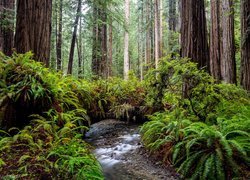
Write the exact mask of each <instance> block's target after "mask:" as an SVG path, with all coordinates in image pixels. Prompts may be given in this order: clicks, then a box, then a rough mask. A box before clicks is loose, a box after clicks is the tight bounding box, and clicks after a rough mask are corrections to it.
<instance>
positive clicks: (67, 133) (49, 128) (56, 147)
mask: <svg viewBox="0 0 250 180" xmlns="http://www.w3.org/2000/svg"><path fill="white" fill-rule="evenodd" d="M73 116H75V114H74V112H71V113H69V114H68V113H64V115H62V116H59V115H56V114H54V115H53V116H50V117H51V119H45V118H44V117H41V116H38V115H34V116H33V120H32V121H31V125H29V126H25V128H24V129H23V130H20V131H19V133H18V134H16V135H15V136H13V137H11V136H8V137H2V138H1V139H0V144H1V148H0V158H1V159H2V160H3V161H2V163H1V168H0V172H1V175H2V176H9V175H12V176H15V177H18V178H26V179H29V178H45V179H53V178H75V179H102V172H101V167H100V165H99V163H98V162H97V160H96V159H95V158H94V156H93V155H92V154H91V152H90V150H89V149H90V147H89V145H87V144H86V143H85V142H84V141H83V140H82V134H79V131H78V129H79V128H87V127H79V126H78V124H77V121H78V120H79V118H76V119H73ZM70 117H71V118H70ZM59 118H63V119H64V121H65V122H67V123H65V124H64V125H63V127H59V126H58V125H57V121H58V119H59ZM68 118H70V119H71V121H68Z"/></svg>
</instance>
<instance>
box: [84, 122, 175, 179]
mask: <svg viewBox="0 0 250 180" xmlns="http://www.w3.org/2000/svg"><path fill="white" fill-rule="evenodd" d="M86 138H87V139H86V140H87V141H88V142H89V143H90V144H92V145H93V146H94V147H95V150H94V151H93V152H94V154H95V156H96V158H97V159H98V161H99V162H100V164H101V166H102V168H103V173H104V176H105V179H107V180H144V179H145V180H151V179H177V176H176V174H175V173H174V172H171V171H169V170H166V169H164V168H163V167H162V166H161V165H160V162H152V161H150V160H149V158H148V155H147V153H146V152H145V150H144V148H143V147H142V144H141V141H140V134H139V127H138V125H132V126H128V125H127V124H125V123H123V122H119V121H116V120H105V121H103V122H99V123H97V124H94V125H92V126H91V128H90V131H89V132H88V133H87V134H86Z"/></svg>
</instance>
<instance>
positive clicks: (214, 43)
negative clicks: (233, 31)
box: [210, 0, 221, 80]
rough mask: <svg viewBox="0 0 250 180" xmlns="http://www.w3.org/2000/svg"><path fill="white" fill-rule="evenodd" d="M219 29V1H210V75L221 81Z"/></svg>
mask: <svg viewBox="0 0 250 180" xmlns="http://www.w3.org/2000/svg"><path fill="white" fill-rule="evenodd" d="M220 32H221V29H220V0H211V30H210V73H211V75H212V76H213V77H214V78H215V79H216V80H220V79H221V70H220V61H221V34H220Z"/></svg>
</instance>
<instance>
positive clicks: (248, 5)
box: [240, 0, 250, 92]
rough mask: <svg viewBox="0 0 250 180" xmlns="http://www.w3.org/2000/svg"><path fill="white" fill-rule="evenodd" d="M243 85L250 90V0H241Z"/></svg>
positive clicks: (241, 80) (241, 78)
mask: <svg viewBox="0 0 250 180" xmlns="http://www.w3.org/2000/svg"><path fill="white" fill-rule="evenodd" d="M240 84H241V86H242V87H243V88H244V89H246V90H247V91H249V92H250V1H249V0H242V2H241V75H240Z"/></svg>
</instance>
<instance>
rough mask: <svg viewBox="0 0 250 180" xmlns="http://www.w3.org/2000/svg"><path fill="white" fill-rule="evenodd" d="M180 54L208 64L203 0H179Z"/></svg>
mask: <svg viewBox="0 0 250 180" xmlns="http://www.w3.org/2000/svg"><path fill="white" fill-rule="evenodd" d="M181 20H182V22H181V56H182V57H189V58H191V59H192V61H194V62H196V63H198V67H199V68H204V67H207V66H208V59H209V51H208V44H207V31H206V17H205V7H204V0H181Z"/></svg>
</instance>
